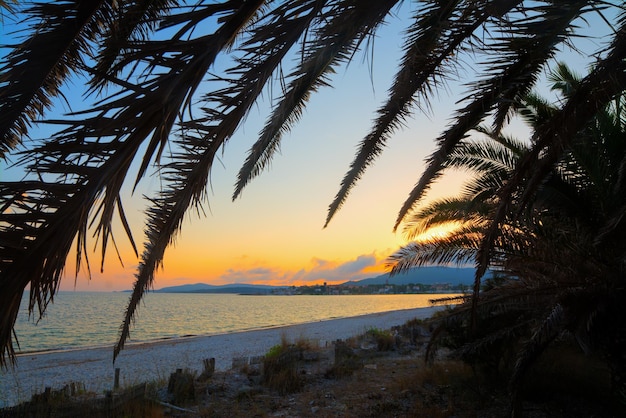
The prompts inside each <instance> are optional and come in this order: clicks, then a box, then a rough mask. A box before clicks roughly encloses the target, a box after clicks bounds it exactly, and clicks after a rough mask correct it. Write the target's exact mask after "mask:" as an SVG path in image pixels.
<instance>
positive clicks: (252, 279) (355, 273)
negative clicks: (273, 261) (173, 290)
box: [220, 253, 382, 285]
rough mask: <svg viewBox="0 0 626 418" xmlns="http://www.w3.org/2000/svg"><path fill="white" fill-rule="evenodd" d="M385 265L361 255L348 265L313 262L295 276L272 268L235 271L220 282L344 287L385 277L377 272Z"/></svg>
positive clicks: (372, 257) (222, 277) (316, 260)
mask: <svg viewBox="0 0 626 418" xmlns="http://www.w3.org/2000/svg"><path fill="white" fill-rule="evenodd" d="M381 265H382V259H379V257H377V256H376V254H374V253H372V254H363V255H359V256H358V257H357V258H356V259H354V260H349V261H345V262H338V261H333V260H324V259H321V258H313V259H311V264H310V266H308V267H306V268H302V269H300V270H298V271H295V272H294V271H285V270H281V269H279V268H268V267H256V268H251V269H233V268H231V269H229V270H228V271H226V273H224V274H222V275H221V276H220V281H222V282H224V283H259V284H260V283H267V284H273V285H304V284H319V283H323V282H327V283H343V282H347V281H350V280H361V279H364V278H367V277H372V276H376V275H378V274H381V273H382V271H381V270H382V269H381V268H378V269H377V268H376V267H377V266H379V267H380V266H381Z"/></svg>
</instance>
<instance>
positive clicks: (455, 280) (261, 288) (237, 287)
mask: <svg viewBox="0 0 626 418" xmlns="http://www.w3.org/2000/svg"><path fill="white" fill-rule="evenodd" d="M475 272H476V269H475V268H473V267H438V266H434V267H419V268H414V269H411V270H409V271H407V272H406V273H403V274H398V275H395V276H393V277H390V276H389V273H385V274H381V275H379V276H376V277H371V278H368V279H362V280H355V281H348V282H345V283H342V285H344V286H369V285H384V284H396V285H407V284H418V283H419V284H425V285H433V284H450V285H459V284H462V285H468V286H469V285H471V284H473V283H474V274H475ZM285 287H288V286H269V285H258V284H245V283H233V284H227V285H220V286H215V285H210V284H206V283H194V284H183V285H180V286H169V287H164V288H162V289H158V290H155V291H154V292H156V293H238V294H242V295H265V294H269V293H271V292H272V290H274V289H281V288H285Z"/></svg>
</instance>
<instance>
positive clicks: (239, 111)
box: [113, 1, 265, 359]
mask: <svg viewBox="0 0 626 418" xmlns="http://www.w3.org/2000/svg"><path fill="white" fill-rule="evenodd" d="M261 5H262V1H258V2H254V3H250V4H246V6H245V7H241V8H239V9H237V10H235V11H234V12H233V13H232V14H231V15H230V16H229V18H225V19H223V26H222V27H221V28H220V29H218V31H217V32H216V37H217V38H218V39H220V40H222V42H225V43H226V44H227V43H228V42H230V40H231V39H232V37H233V36H234V34H235V33H237V32H238V31H239V28H240V27H241V25H242V24H244V22H246V21H250V19H252V18H253V17H254V16H256V13H257V10H258V8H259V7H260V6H261ZM207 40H208V39H207ZM219 45H220V46H221V47H224V46H225V44H224V43H220V44H219ZM215 52H217V51H213V52H212V53H211V54H210V57H211V60H212V59H213V58H214V54H215ZM201 61H202V62H203V63H204V64H208V62H207V61H205V60H201ZM204 70H205V71H206V70H208V68H205V69H204ZM198 81H199V80H198ZM264 81H265V79H264V78H262V77H261V79H260V80H258V84H257V85H256V88H255V89H254V90H253V92H256V94H259V93H260V91H261V89H262V86H263V84H264ZM248 87H250V86H248ZM194 88H195V87H194ZM240 88H241V86H240ZM239 93H240V95H242V98H245V99H247V100H242V101H238V102H236V103H237V104H239V105H240V106H235V108H234V110H232V112H230V113H228V114H224V116H223V119H222V120H221V121H220V123H218V124H217V125H211V124H209V125H207V126H204V127H201V126H200V125H199V124H198V123H197V122H194V121H192V122H189V123H188V124H184V125H183V132H181V136H180V140H179V141H177V144H178V146H179V147H180V150H179V151H177V153H175V154H174V155H173V156H172V157H171V162H170V163H168V164H165V165H164V166H163V171H162V173H163V174H162V175H163V179H164V181H165V183H166V184H167V185H168V187H166V188H165V189H164V190H163V191H161V192H160V194H159V197H158V198H155V199H152V207H151V208H150V209H148V213H147V215H148V222H147V229H146V239H147V242H146V244H145V248H144V252H143V254H142V256H141V261H140V264H139V269H138V272H137V274H136V280H135V284H134V286H133V292H132V294H131V297H130V300H129V303H128V307H127V309H126V312H125V315H124V320H123V322H122V325H121V327H120V336H119V340H118V343H117V344H116V346H115V348H114V354H113V357H114V359H115V358H116V357H117V355H118V354H119V352H120V351H121V350H122V348H123V347H124V344H125V342H126V340H127V339H128V337H129V335H130V325H131V324H132V322H133V320H134V317H135V314H136V311H137V307H138V305H139V302H140V301H141V299H142V297H143V295H144V294H145V292H146V291H147V290H148V289H149V288H150V286H151V285H152V282H153V280H154V274H155V272H156V270H157V269H158V268H159V266H161V265H162V262H163V256H164V254H165V250H166V248H167V247H168V246H169V245H170V244H171V243H172V241H173V240H174V238H175V236H176V234H177V232H178V231H179V229H180V225H181V223H182V221H183V219H184V215H185V213H186V212H187V210H188V208H189V206H191V205H195V206H196V207H197V208H200V207H201V201H202V199H203V196H204V194H205V190H206V184H207V182H208V179H209V173H210V170H211V167H212V165H213V162H214V159H215V156H216V154H217V152H218V150H219V148H220V147H221V146H222V145H223V144H224V142H225V141H226V140H228V139H229V138H230V136H231V135H232V133H233V132H234V130H235V129H236V127H237V126H238V123H239V121H240V120H241V118H242V117H243V116H242V115H245V112H247V110H248V109H249V108H250V106H251V105H252V104H253V103H254V100H255V99H256V97H257V96H256V94H249V93H250V91H243V90H241V91H240V92H239ZM246 95H247V96H246ZM218 97H219V98H221V99H224V98H227V97H228V96H219V95H218ZM224 103H232V102H230V101H229V100H226V101H225V102H224ZM194 131H195V132H197V134H194ZM144 161H145V160H144Z"/></svg>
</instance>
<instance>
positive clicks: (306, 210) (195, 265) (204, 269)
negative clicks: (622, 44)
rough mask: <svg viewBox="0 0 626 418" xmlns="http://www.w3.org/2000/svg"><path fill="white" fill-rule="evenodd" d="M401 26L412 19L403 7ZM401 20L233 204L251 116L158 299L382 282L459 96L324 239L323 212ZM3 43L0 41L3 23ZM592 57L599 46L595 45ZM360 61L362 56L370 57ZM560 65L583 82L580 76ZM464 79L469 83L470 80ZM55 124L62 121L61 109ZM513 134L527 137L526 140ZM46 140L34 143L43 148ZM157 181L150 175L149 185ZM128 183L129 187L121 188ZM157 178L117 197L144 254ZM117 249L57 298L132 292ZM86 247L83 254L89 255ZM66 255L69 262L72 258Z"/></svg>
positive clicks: (410, 135)
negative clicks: (411, 198)
mask: <svg viewBox="0 0 626 418" xmlns="http://www.w3.org/2000/svg"><path fill="white" fill-rule="evenodd" d="M398 15H406V16H409V15H410V10H409V8H408V7H407V6H404V7H402V8H401V9H400V10H399V11H398ZM400 21H401V19H400V18H395V19H392V20H390V24H389V25H388V26H386V27H385V28H383V29H382V30H381V31H380V32H379V37H378V38H377V40H376V43H375V50H374V53H373V61H372V60H368V59H367V58H364V57H365V56H364V55H361V56H357V57H355V59H354V60H353V62H352V63H351V64H350V65H349V66H348V68H344V69H341V70H339V71H338V72H337V74H336V75H335V77H334V78H333V79H332V81H333V86H334V88H323V89H321V91H320V92H319V93H318V94H316V95H313V97H312V99H311V101H310V103H309V105H308V107H307V109H306V111H305V112H304V114H303V116H302V119H301V121H300V122H299V123H298V124H297V126H296V127H295V128H294V129H293V130H292V132H291V133H290V134H287V135H286V136H285V138H284V139H283V142H282V147H281V152H280V154H278V155H277V156H276V157H275V158H274V160H273V163H272V164H271V167H270V169H269V170H266V172H265V173H263V174H262V175H261V176H260V177H258V178H256V179H254V180H253V181H252V183H251V184H250V185H249V186H248V187H247V188H246V189H245V190H244V192H243V195H242V197H241V198H239V199H238V200H236V201H234V202H232V201H231V195H232V193H233V189H234V184H235V181H236V175H237V172H238V170H239V168H240V167H241V165H242V163H243V161H244V160H245V158H246V153H247V150H248V148H249V147H250V146H251V144H252V143H253V142H254V141H255V140H256V138H257V134H258V132H259V131H260V129H261V127H262V126H263V123H264V121H265V117H266V115H267V114H268V111H269V104H268V103H261V104H259V106H258V107H257V108H255V109H253V111H252V113H251V114H250V116H249V117H248V118H247V120H246V121H245V124H244V125H243V127H242V128H241V129H240V130H239V132H238V133H237V135H236V136H235V137H234V138H232V139H231V140H230V141H229V142H228V143H227V145H226V147H225V149H224V153H223V155H222V156H221V163H222V165H221V166H220V165H217V166H216V167H215V168H214V170H213V172H212V175H211V190H210V191H209V193H208V196H209V198H208V201H207V202H206V204H205V206H204V209H205V213H206V216H205V215H204V214H197V213H196V212H194V211H190V212H189V213H188V216H187V219H186V221H185V223H184V226H183V229H182V231H181V233H180V234H179V235H178V237H177V240H176V243H175V245H174V246H172V247H170V248H169V249H168V250H167V252H166V255H165V260H164V269H162V270H160V271H159V272H158V273H157V276H156V281H155V288H157V289H158V288H162V287H165V286H172V285H178V284H184V283H197V282H204V283H210V284H227V283H259V284H274V285H292V284H294V285H302V284H316V283H322V282H325V281H326V282H329V283H334V282H344V281H347V280H355V279H362V278H365V277H372V276H375V275H378V274H381V273H383V272H384V263H385V259H386V257H387V256H388V255H389V254H390V253H391V252H393V251H394V250H396V249H397V248H398V247H399V246H401V245H402V244H404V243H405V240H404V239H403V235H402V231H401V230H399V231H398V232H396V233H394V232H393V231H392V227H393V224H394V221H395V219H396V215H397V213H398V211H399V209H400V207H401V205H402V203H403V202H404V200H405V199H406V197H407V195H408V193H409V191H410V190H411V189H412V187H413V186H414V184H415V183H416V181H417V180H418V178H419V176H420V175H421V173H422V171H423V169H424V159H425V158H426V157H427V156H428V155H429V154H430V153H431V152H433V151H434V142H433V139H434V138H436V137H437V135H438V134H439V133H441V131H442V130H443V128H444V127H445V126H446V123H447V122H448V121H449V119H450V118H451V117H452V116H453V112H454V109H456V108H457V107H458V106H456V105H455V104H454V103H455V101H456V100H458V99H459V97H462V96H459V94H462V90H461V89H459V87H458V85H455V84H454V83H451V84H449V85H448V91H449V92H450V93H453V94H450V95H448V94H447V93H446V91H442V92H441V93H440V96H438V97H436V98H435V99H434V100H433V102H432V104H433V111H432V112H431V113H430V114H429V115H423V114H420V113H417V114H416V116H415V117H414V118H412V119H410V120H409V121H408V122H407V126H406V127H405V129H403V130H401V131H399V132H397V133H396V134H395V135H394V137H393V139H392V140H391V141H390V142H389V143H388V148H387V150H386V151H385V152H384V153H383V154H382V156H381V157H380V158H378V160H377V161H376V163H375V164H374V166H372V167H371V168H370V169H369V170H368V171H367V172H366V174H365V175H364V176H363V178H362V179H361V181H360V182H359V183H358V184H357V187H356V188H355V189H354V190H353V192H352V194H351V195H350V197H349V198H348V201H347V203H346V204H345V205H344V206H343V208H342V209H341V210H340V211H339V213H338V214H337V215H336V216H335V218H334V219H333V221H332V222H331V223H330V225H329V226H328V227H327V228H325V229H324V228H323V225H324V221H325V217H326V211H327V208H328V205H329V204H330V203H331V201H332V199H333V197H334V196H335V194H336V193H337V191H338V189H339V184H340V181H341V179H342V178H343V175H344V174H345V172H346V171H347V169H348V167H349V164H350V163H351V161H352V159H353V157H354V154H355V151H356V149H357V146H358V144H359V141H360V140H361V139H362V138H363V137H364V136H365V134H366V133H367V132H368V130H369V129H370V127H371V121H372V119H373V117H374V112H375V110H376V109H377V108H378V107H379V106H380V105H381V104H382V103H384V101H385V99H386V92H387V88H388V86H389V85H390V84H391V80H392V77H393V75H394V73H395V70H396V65H397V62H398V60H399V57H400V53H401V47H402V31H403V30H404V27H403V25H401V24H399V22H400ZM4 23H5V27H4V28H3V31H6V33H9V31H10V29H9V28H10V24H7V22H6V21H5V22H4ZM596 47H597V44H596ZM367 56H369V55H367ZM568 64H570V65H571V66H572V68H574V69H575V70H576V71H577V72H579V73H584V72H585V66H584V65H582V64H581V65H576V63H575V62H572V61H571V60H568ZM468 74H469V77H470V78H472V77H473V76H472V74H473V73H472V71H469V72H468ZM459 76H460V79H461V80H464V74H459ZM81 82H82V80H73V82H72V83H73V84H74V85H70V86H69V87H68V88H67V89H66V92H67V93H68V97H69V98H70V100H71V105H72V109H73V110H80V109H83V108H84V107H85V106H86V105H85V104H84V103H83V102H82V98H81V97H80V96H76V95H75V94H72V93H73V92H74V91H80V90H81V89H79V88H76V87H77V86H76V85H77V84H80V83H81ZM60 106H61V107H59V109H58V110H57V112H59V113H62V112H64V111H67V110H68V109H67V108H66V107H64V105H62V104H61V105H60ZM512 131H513V133H518V134H519V135H525V132H524V130H523V129H520V128H519V127H515V126H514V127H513V128H512ZM41 132H46V130H45V128H44V129H42V130H41V131H39V133H38V132H37V131H33V133H32V136H33V138H40V137H41V136H43V135H44V134H42V133H41ZM1 164H2V169H1V170H2V171H0V176H2V179H3V180H5V179H14V178H19V173H16V172H14V171H12V170H7V169H6V166H7V164H6V163H1ZM154 171H155V170H152V171H151V173H153V172H154ZM464 176H465V174H464V173H452V174H451V175H448V176H446V177H445V178H444V180H443V181H441V182H439V183H438V184H437V185H436V186H435V187H434V188H433V190H432V193H430V194H429V199H432V198H434V197H441V196H448V195H453V194H456V193H457V191H458V190H459V185H460V184H461V183H462V181H463V178H464ZM133 179H134V178H133V177H132V175H131V178H129V182H130V181H132V180H133ZM159 187H160V182H159V178H158V177H155V176H153V177H149V178H145V179H144V180H143V181H142V182H141V184H140V187H139V188H138V190H136V191H135V193H134V195H132V196H131V195H130V188H129V187H127V188H126V193H125V196H124V204H125V210H126V214H127V216H128V217H129V221H130V222H131V224H132V228H133V233H134V238H135V240H136V241H137V243H138V245H139V247H140V248H139V251H140V252H141V251H142V249H141V243H142V242H143V225H144V214H143V211H144V209H145V208H146V201H145V200H144V199H143V197H142V195H144V194H146V195H151V194H152V192H153V191H155V190H158V188H159ZM116 241H117V244H118V246H119V248H120V252H121V258H122V261H123V263H124V265H123V266H122V265H120V262H119V261H118V259H117V256H116V254H115V251H114V248H113V247H111V248H109V251H108V254H107V260H106V263H105V270H104V273H100V272H99V265H100V255H99V253H94V254H91V255H90V262H91V280H88V275H87V274H86V272H85V271H84V269H83V272H81V274H79V275H78V277H77V278H76V282H75V281H74V274H73V271H74V268H73V266H72V265H71V264H68V269H67V272H66V276H67V277H66V278H65V279H64V281H63V282H62V286H61V288H62V290H72V289H76V290H81V291H83V290H88V291H101V290H104V291H111V290H124V289H130V288H131V287H132V284H133V282H134V274H135V272H136V268H137V262H138V259H137V258H136V257H135V255H134V254H133V253H132V251H131V247H130V245H129V244H128V242H127V239H126V237H125V235H124V233H123V231H122V230H121V229H120V228H119V225H118V228H117V232H116ZM94 246H95V242H94V241H92V242H91V247H94ZM73 257H74V255H73V254H70V258H73Z"/></svg>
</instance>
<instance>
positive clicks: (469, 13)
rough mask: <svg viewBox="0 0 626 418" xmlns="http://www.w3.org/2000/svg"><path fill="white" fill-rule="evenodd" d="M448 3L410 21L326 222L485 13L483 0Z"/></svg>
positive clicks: (425, 101) (425, 8)
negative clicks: (385, 91)
mask: <svg viewBox="0 0 626 418" xmlns="http://www.w3.org/2000/svg"><path fill="white" fill-rule="evenodd" d="M454 3H455V2H448V1H443V2H432V3H430V4H428V3H426V4H424V5H422V8H421V9H420V10H419V11H418V13H417V14H416V16H415V19H414V24H413V25H412V26H411V27H410V28H409V30H408V31H407V37H406V41H405V47H404V50H405V53H404V58H403V61H402V63H401V65H400V70H399V71H398V73H397V74H396V76H395V80H394V84H393V86H392V87H391V89H390V91H389V99H388V101H387V103H386V104H385V105H384V106H383V107H381V108H380V109H379V110H378V112H377V113H378V118H377V119H376V121H375V122H374V128H373V129H372V131H371V132H370V133H369V134H368V135H367V136H366V137H365V139H364V140H363V141H362V142H361V145H360V148H359V150H358V151H357V155H356V156H355V158H354V160H353V161H352V163H351V165H350V169H349V170H348V172H347V173H346V175H345V176H344V178H343V180H342V182H341V186H340V189H339V192H337V195H336V196H335V198H334V200H333V202H332V203H331V204H330V206H329V210H328V215H327V217H326V225H328V223H329V222H330V220H331V219H332V218H333V216H334V215H335V213H336V212H337V211H338V210H339V209H340V207H341V206H342V205H343V203H344V202H345V200H346V198H347V197H348V194H349V193H350V191H351V189H352V188H353V187H354V186H355V184H356V182H357V181H358V180H359V179H360V178H361V176H362V175H363V173H364V171H365V170H366V168H367V167H368V166H369V165H371V163H372V162H373V161H374V159H375V158H376V157H378V156H379V155H380V154H381V152H382V151H383V147H384V145H385V143H386V142H387V140H388V138H389V136H390V135H391V134H392V133H393V132H394V131H395V130H397V129H398V128H399V127H400V126H401V125H402V124H403V123H404V120H405V119H406V117H407V116H408V115H410V114H411V113H412V108H413V107H414V106H418V107H421V108H423V109H427V108H428V107H429V98H430V97H431V94H432V93H433V91H434V90H435V89H436V88H437V86H438V85H439V84H440V83H441V80H442V79H445V78H446V75H447V74H450V73H454V71H455V68H454V65H455V64H454V62H455V60H456V59H457V58H456V57H457V56H458V55H459V54H460V52H462V51H463V49H464V48H466V47H467V43H468V42H470V40H471V36H472V33H473V32H474V31H475V30H476V29H477V28H479V27H480V26H481V25H483V24H484V23H485V21H486V20H487V19H488V18H489V13H488V11H487V10H486V3H488V2H478V1H474V2H468V3H467V4H464V5H463V6H464V7H461V8H460V10H459V9H457V8H456V7H455V4H454ZM444 62H445V63H446V65H444ZM451 63H452V64H451ZM433 176H436V175H435V174H433ZM433 178H434V177H433ZM397 226H398V225H396V226H395V227H394V229H395V228H397Z"/></svg>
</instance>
